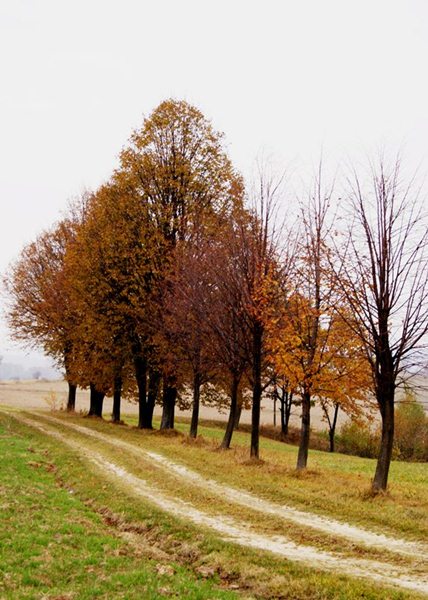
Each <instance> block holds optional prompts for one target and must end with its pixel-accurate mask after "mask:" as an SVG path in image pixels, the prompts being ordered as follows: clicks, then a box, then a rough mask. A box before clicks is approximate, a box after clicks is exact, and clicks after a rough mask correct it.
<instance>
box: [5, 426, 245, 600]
mask: <svg viewBox="0 0 428 600" xmlns="http://www.w3.org/2000/svg"><path fill="white" fill-rule="evenodd" d="M31 437H32V439H31V440H29V439H28V437H26V436H23V435H22V434H20V433H19V431H17V430H16V429H15V428H14V427H13V426H11V424H10V422H8V419H7V418H6V419H5V418H4V417H3V418H0V456H1V461H2V465H1V470H0V510H1V528H0V597H1V598H2V600H3V599H4V600H6V599H9V598H10V599H14V600H16V599H17V598H19V599H21V598H22V599H24V598H52V599H54V598H64V599H65V598H79V599H82V600H83V599H88V600H89V599H92V598H129V599H131V598H148V599H151V598H163V597H167V596H173V597H179V598H194V599H196V598H198V599H199V598H219V599H220V598H222V599H225V600H226V599H232V598H235V597H236V594H235V593H234V592H232V591H227V590H219V589H217V583H218V581H219V578H218V577H211V578H208V579H206V580H205V579H202V578H201V577H199V578H198V577H197V575H196V574H195V573H194V572H192V571H190V570H189V569H188V568H186V567H185V566H183V565H180V563H179V562H177V561H175V560H174V559H173V560H172V561H170V559H169V557H168V556H167V557H163V559H161V558H159V557H158V558H157V559H156V558H150V556H149V555H145V552H144V545H142V544H141V542H140V543H138V542H137V543H136V544H132V543H129V542H128V541H126V539H124V538H123V537H121V536H120V535H118V532H116V531H115V530H114V529H112V528H111V527H108V526H107V525H106V523H105V522H104V521H103V518H102V516H101V514H98V513H97V512H95V511H94V510H93V508H92V507H91V506H90V505H88V504H87V503H85V502H83V498H82V497H81V496H80V495H79V493H78V490H76V491H74V490H73V488H72V486H70V482H69V483H68V484H67V482H66V481H64V482H63V485H62V486H59V485H58V481H57V480H56V478H57V477H58V473H57V467H55V466H54V464H53V463H52V462H51V457H50V453H49V452H48V451H47V449H46V448H43V444H42V446H39V445H38V443H37V440H35V439H34V436H31ZM36 437H37V436H36ZM29 441H30V442H31V444H34V442H36V445H35V446H34V447H33V446H29ZM80 468H82V465H80ZM76 474H77V473H76ZM81 475H82V476H83V473H82V474H81ZM145 523H146V525H147V521H145ZM147 526H148V528H150V523H149V524H148V525H147ZM147 554H149V551H148V550H147Z"/></svg>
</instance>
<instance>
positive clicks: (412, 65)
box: [0, 0, 428, 359]
mask: <svg viewBox="0 0 428 600" xmlns="http://www.w3.org/2000/svg"><path fill="white" fill-rule="evenodd" d="M427 31H428V3H427V2H425V1H424V0H322V1H320V0H299V1H297V0H263V1H262V0H227V1H225V0H215V1H214V0H205V1H204V2H201V1H200V0H199V1H197V0H73V2H70V1H66V0H31V1H30V0H0V85H1V93H0V202H1V209H2V218H1V219H0V272H1V273H4V271H5V270H6V269H7V267H8V265H9V264H10V263H11V262H12V261H13V260H15V259H16V258H17V256H18V255H19V252H20V250H21V249H22V247H23V246H24V245H25V244H27V243H29V242H31V241H32V240H33V239H35V237H36V236H37V235H38V234H39V233H40V232H42V231H43V230H44V229H46V228H48V227H50V226H51V225H52V224H53V223H54V222H55V221H56V220H58V219H59V218H61V215H62V213H63V211H64V210H65V209H66V206H67V201H68V199H70V198H72V197H73V196H75V195H77V194H79V193H81V192H82V191H83V190H84V189H86V188H89V189H96V188H97V187H98V186H99V185H100V184H101V183H102V182H103V181H105V180H106V179H108V178H109V176H110V174H111V173H112V170H113V169H114V168H115V166H116V165H117V160H118V154H119V152H120V150H121V148H122V147H123V146H124V145H125V144H126V142H127V140H128V138H129V136H130V134H131V132H132V130H133V129H135V128H137V127H139V126H141V124H142V121H143V118H144V117H145V116H148V115H150V113H151V111H152V110H153V109H154V108H155V107H156V106H157V105H158V104H159V103H160V102H161V101H162V100H164V99H166V98H171V97H172V98H176V99H185V100H187V101H188V102H190V103H192V104H195V105H196V106H197V107H198V108H199V109H200V110H201V111H202V112H203V113H204V114H205V116H206V117H208V118H209V119H210V120H211V121H212V123H213V126H214V127H215V129H217V130H220V131H223V132H224V134H225V141H226V146H227V149H228V152H229V154H230V156H231V158H232V160H233V162H234V163H235V165H236V167H237V168H238V169H239V170H240V171H241V172H242V173H243V174H244V175H246V176H248V175H249V174H250V173H251V171H252V169H253V168H254V162H255V160H256V158H257V156H260V153H261V152H263V153H264V154H265V155H266V154H267V155H271V156H273V157H274V161H275V163H276V164H277V165H279V167H280V168H282V167H284V168H285V169H286V168H289V166H290V165H292V168H293V169H294V168H296V165H305V164H310V163H311V162H316V161H317V160H318V158H319V156H320V153H321V149H322V152H323V155H324V156H325V155H328V156H329V157H331V158H334V160H342V159H343V158H344V157H346V158H349V156H351V157H352V156H361V155H362V154H365V153H370V152H372V151H373V150H374V149H376V148H379V147H380V146H382V147H388V148H391V149H392V150H393V151H395V150H398V149H401V148H402V149H403V152H404V155H405V158H406V159H407V161H408V162H410V163H411V164H412V165H414V166H415V167H416V166H417V165H418V164H419V163H422V165H424V164H426V161H427V158H428V118H427V116H428V115H427V111H428V78H427V62H428V35H427ZM10 353H13V354H14V355H19V353H20V350H19V348H17V347H16V346H14V345H13V344H12V343H11V341H10V340H9V339H8V337H7V331H6V327H5V324H4V322H2V323H0V354H2V355H3V356H4V357H5V359H6V358H7V356H8V355H9V354H10ZM21 356H22V355H21ZM31 356H38V355H34V354H33V355H31Z"/></svg>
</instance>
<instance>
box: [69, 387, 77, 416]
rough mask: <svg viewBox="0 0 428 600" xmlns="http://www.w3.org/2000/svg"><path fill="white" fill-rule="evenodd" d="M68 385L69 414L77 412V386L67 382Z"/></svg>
mask: <svg viewBox="0 0 428 600" xmlns="http://www.w3.org/2000/svg"><path fill="white" fill-rule="evenodd" d="M67 383H68V399H67V412H74V411H75V410H76V390H77V386H76V385H74V384H73V383H71V382H70V381H67Z"/></svg>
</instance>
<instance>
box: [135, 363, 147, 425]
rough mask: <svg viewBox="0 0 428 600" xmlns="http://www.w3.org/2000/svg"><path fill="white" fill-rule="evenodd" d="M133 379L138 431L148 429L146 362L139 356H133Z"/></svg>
mask: <svg viewBox="0 0 428 600" xmlns="http://www.w3.org/2000/svg"><path fill="white" fill-rule="evenodd" d="M134 370H135V378H136V380H137V387H138V429H146V428H150V427H149V425H150V424H149V423H148V419H147V361H146V359H145V358H144V357H142V356H141V354H135V355H134Z"/></svg>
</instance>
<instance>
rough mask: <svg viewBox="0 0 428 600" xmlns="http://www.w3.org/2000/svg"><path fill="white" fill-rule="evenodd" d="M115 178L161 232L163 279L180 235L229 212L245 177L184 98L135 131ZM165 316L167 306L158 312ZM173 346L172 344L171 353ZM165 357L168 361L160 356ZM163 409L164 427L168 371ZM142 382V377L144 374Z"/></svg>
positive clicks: (168, 417)
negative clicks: (238, 172)
mask: <svg viewBox="0 0 428 600" xmlns="http://www.w3.org/2000/svg"><path fill="white" fill-rule="evenodd" d="M115 178H116V181H118V182H120V185H121V186H122V187H123V188H124V189H127V190H129V192H130V193H131V194H133V195H134V196H135V197H136V198H137V199H138V200H139V201H140V204H141V206H142V207H143V209H144V211H145V212H146V213H147V215H148V219H149V222H150V224H151V225H152V226H153V227H154V228H155V229H156V231H157V232H158V234H159V236H160V237H161V238H162V240H163V241H162V248H163V257H162V260H161V261H160V263H159V268H158V270H157V276H158V280H159V281H161V280H162V279H163V280H166V279H167V278H168V276H169V273H170V271H171V269H172V272H173V271H174V264H173V262H172V259H173V254H174V249H175V247H176V245H177V242H178V241H186V240H188V239H189V237H191V235H192V232H193V231H194V229H195V228H197V229H198V230H201V228H202V229H203V228H204V227H210V223H211V220H212V218H214V221H215V222H217V221H218V219H219V218H220V217H221V218H223V219H224V220H225V219H227V218H228V215H229V214H230V210H231V206H232V205H233V202H234V195H233V188H234V186H236V183H237V181H240V178H239V177H238V176H237V174H236V173H235V172H234V170H233V167H232V164H231V162H230V160H229V158H228V157H227V155H226V153H225V151H224V148H223V145H222V135H221V134H220V133H218V132H216V131H214V129H213V128H212V126H211V123H210V122H209V121H208V120H207V119H206V118H205V117H204V116H203V115H202V113H201V112H200V111H199V110H198V109H196V108H195V107H193V106H191V105H189V104H188V103H187V102H184V101H176V100H167V101H164V102H162V103H161V104H160V105H159V106H158V107H157V108H156V109H155V110H154V111H153V113H152V114H151V115H150V116H149V117H148V118H147V119H145V121H144V123H143V127H142V128H141V130H137V131H134V133H133V134H132V136H131V140H130V144H129V146H128V147H127V148H126V149H125V150H124V151H123V152H122V153H121V166H120V169H119V171H118V172H117V173H116V176H115ZM158 316H159V318H160V319H161V318H162V310H160V311H159V313H158ZM144 344H145V340H140V339H138V338H137V339H136V344H135V346H134V347H135V353H134V354H135V357H136V360H137V361H139V362H140V363H142V364H145V362H146V358H145V357H144ZM171 352H173V348H172V347H170V348H169V349H167V353H169V354H170V355H171ZM161 362H162V363H164V361H161ZM163 375H164V377H163V380H164V414H163V418H162V424H161V427H162V428H170V427H173V421H174V406H175V399H176V397H177V389H176V384H177V381H176V380H177V378H176V375H175V374H174V373H173V372H165V373H163ZM141 382H142V383H143V378H141Z"/></svg>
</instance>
